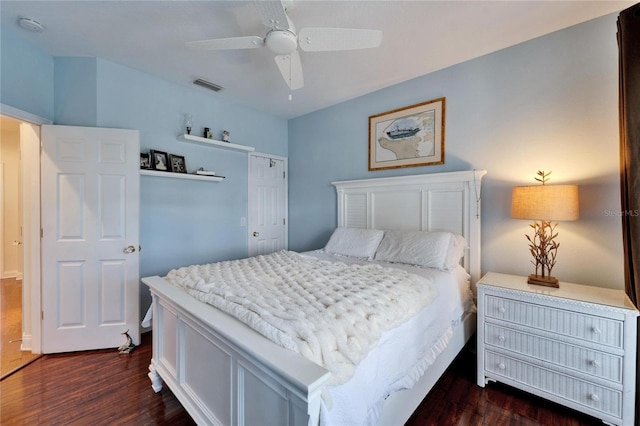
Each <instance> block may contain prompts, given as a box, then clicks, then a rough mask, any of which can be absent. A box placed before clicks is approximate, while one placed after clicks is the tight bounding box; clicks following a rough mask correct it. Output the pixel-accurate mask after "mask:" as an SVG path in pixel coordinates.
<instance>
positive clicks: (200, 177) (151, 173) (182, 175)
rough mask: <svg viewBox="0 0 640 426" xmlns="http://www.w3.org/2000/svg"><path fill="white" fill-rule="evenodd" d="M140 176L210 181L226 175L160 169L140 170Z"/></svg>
mask: <svg viewBox="0 0 640 426" xmlns="http://www.w3.org/2000/svg"><path fill="white" fill-rule="evenodd" d="M225 143H226V142H225ZM140 176H156V177H164V178H170V179H191V180H206V181H209V182H222V181H223V180H224V177H222V176H205V175H194V174H190V173H173V172H161V171H158V170H145V169H142V170H140Z"/></svg>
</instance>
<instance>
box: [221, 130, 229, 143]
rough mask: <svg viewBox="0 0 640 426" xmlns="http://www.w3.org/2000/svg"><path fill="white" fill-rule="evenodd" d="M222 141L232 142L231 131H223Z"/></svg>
mask: <svg viewBox="0 0 640 426" xmlns="http://www.w3.org/2000/svg"><path fill="white" fill-rule="evenodd" d="M222 141H223V142H231V133H229V132H228V131H227V130H223V131H222Z"/></svg>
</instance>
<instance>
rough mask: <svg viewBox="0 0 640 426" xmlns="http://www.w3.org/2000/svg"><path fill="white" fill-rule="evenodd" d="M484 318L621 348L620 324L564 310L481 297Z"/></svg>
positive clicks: (621, 331) (500, 298) (501, 298)
mask: <svg viewBox="0 0 640 426" xmlns="http://www.w3.org/2000/svg"><path fill="white" fill-rule="evenodd" d="M484 303H485V316H486V317H487V318H495V319H499V320H502V321H508V322H512V323H515V324H522V325H526V326H528V327H533V328H537V329H540V330H545V331H549V332H552V333H558V334H561V335H564V336H569V337H573V338H576V339H580V340H584V341H588V342H593V343H599V344H602V345H607V346H611V347H614V348H622V333H623V322H622V321H617V320H614V319H610V318H603V317H598V316H590V315H585V314H581V313H579V312H573V311H570V310H567V309H556V308H552V307H548V306H541V305H536V304H533V303H528V302H522V301H519V300H512V299H507V298H503V297H498V296H493V295H486V296H485V301H484Z"/></svg>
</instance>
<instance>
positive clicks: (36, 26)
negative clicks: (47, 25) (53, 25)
mask: <svg viewBox="0 0 640 426" xmlns="http://www.w3.org/2000/svg"><path fill="white" fill-rule="evenodd" d="M18 25H19V26H20V28H22V29H25V30H27V31H31V32H32V33H41V32H42V31H44V26H42V24H41V23H40V22H38V21H36V20H35V19H31V18H18Z"/></svg>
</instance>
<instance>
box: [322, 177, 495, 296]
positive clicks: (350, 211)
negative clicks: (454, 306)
mask: <svg viewBox="0 0 640 426" xmlns="http://www.w3.org/2000/svg"><path fill="white" fill-rule="evenodd" d="M486 173H487V171H486V170H468V171H462V172H447V173H432V174H423V175H412V176H398V177H389V178H375V179H362V180H351V181H342V182H333V185H334V186H335V187H336V191H337V194H338V226H344V227H351V228H372V229H396V230H406V231H416V230H421V231H450V232H454V233H456V234H460V235H463V236H464V237H465V239H466V240H467V244H468V245H469V248H468V249H467V250H466V252H465V256H464V262H463V265H464V267H465V269H466V270H467V272H469V274H470V275H471V282H472V285H473V286H474V287H475V283H476V282H477V281H478V280H479V279H480V274H481V272H480V194H481V191H480V190H481V181H482V177H483V176H484V175H485V174H486Z"/></svg>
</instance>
